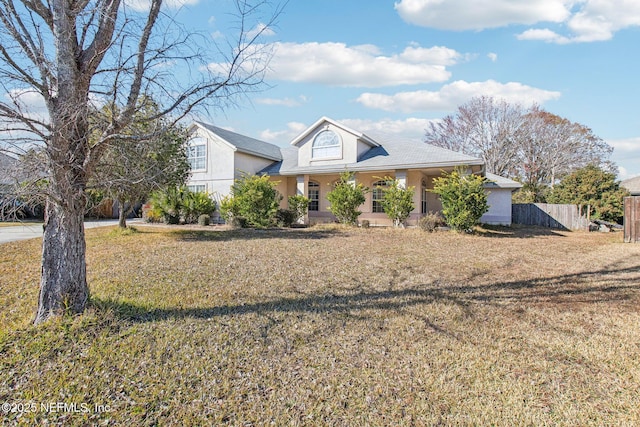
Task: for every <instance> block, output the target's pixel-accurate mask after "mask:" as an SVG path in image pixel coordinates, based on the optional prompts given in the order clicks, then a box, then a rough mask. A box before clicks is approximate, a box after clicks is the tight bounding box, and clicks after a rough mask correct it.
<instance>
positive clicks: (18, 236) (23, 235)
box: [0, 219, 135, 244]
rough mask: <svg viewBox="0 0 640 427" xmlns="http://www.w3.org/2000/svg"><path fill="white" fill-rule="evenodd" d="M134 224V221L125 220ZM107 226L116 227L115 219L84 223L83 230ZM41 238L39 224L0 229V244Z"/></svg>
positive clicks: (116, 221) (40, 226) (40, 225)
mask: <svg viewBox="0 0 640 427" xmlns="http://www.w3.org/2000/svg"><path fill="white" fill-rule="evenodd" d="M130 222H134V223H135V219H134V220H127V224H128V223H130ZM109 225H118V220H117V219H104V220H99V221H85V223H84V228H85V229H87V228H95V227H106V226H109ZM36 237H42V224H41V223H25V224H23V225H17V226H14V227H0V244H2V243H7V242H15V241H17V240H26V239H34V238H36Z"/></svg>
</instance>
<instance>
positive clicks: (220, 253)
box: [0, 227, 640, 425]
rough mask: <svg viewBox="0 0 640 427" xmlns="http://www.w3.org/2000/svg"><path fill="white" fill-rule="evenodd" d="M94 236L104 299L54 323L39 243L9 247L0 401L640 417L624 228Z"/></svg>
mask: <svg viewBox="0 0 640 427" xmlns="http://www.w3.org/2000/svg"><path fill="white" fill-rule="evenodd" d="M87 240H88V248H89V249H88V264H89V278H90V283H91V289H92V298H93V299H92V308H91V309H90V310H89V311H88V312H87V313H86V314H85V315H83V316H80V317H77V318H67V319H62V320H59V321H55V322H51V323H49V324H47V325H44V326H42V327H38V328H33V327H31V326H29V322H30V319H31V316H32V313H33V311H34V309H35V302H36V298H37V284H38V271H39V264H38V255H39V253H38V252H39V245H40V243H39V240H32V241H27V242H21V243H11V244H5V245H2V246H0V249H1V250H0V273H1V275H0V290H1V291H2V296H0V306H2V311H0V330H1V331H2V332H0V334H1V336H0V371H1V372H2V380H1V382H0V403H1V402H3V401H6V402H10V403H13V404H23V405H24V404H27V405H31V404H35V405H36V406H37V408H36V409H37V410H35V411H31V412H27V411H23V413H22V414H18V413H9V414H7V415H8V416H9V418H8V420H9V421H8V423H9V424H12V423H16V422H17V423H24V424H25V425H29V424H32V423H34V422H42V421H44V420H45V419H46V420H48V421H49V422H50V423H53V424H56V423H57V424H64V425H85V424H104V425H116V424H118V425H156V424H160V425H206V424H230V425H265V424H273V425H433V424H444V425H451V424H463V425H464V424H471V425H477V424H493V425H639V424H640V357H638V354H639V353H640V310H639V307H640V306H639V304H638V303H639V300H640V292H639V286H640V245H632V244H623V243H620V242H621V240H622V239H621V236H620V234H608V235H607V234H587V233H559V232H551V231H546V230H540V229H526V228H516V229H514V230H508V229H504V230H483V231H481V233H479V234H477V235H473V236H469V235H457V234H452V233H435V234H428V233H424V232H421V231H420V230H392V229H367V230H364V229H363V230H360V229H349V228H341V227H326V228H322V227H314V228H311V229H303V230H267V231H252V230H235V231H199V230H197V229H190V230H181V231H175V230H172V229H166V228H149V227H141V228H140V231H139V232H137V233H130V234H128V235H122V234H120V233H117V232H114V231H110V230H108V229H107V230H105V229H100V230H90V231H88V238H87ZM42 402H64V403H67V404H68V405H69V404H74V403H75V404H76V405H77V406H76V409H78V410H77V412H75V413H74V412H70V411H69V409H73V406H67V408H63V410H58V411H55V412H54V411H51V410H50V407H47V406H45V407H44V408H43V407H41V406H40V405H41V403H42ZM81 404H84V405H86V406H84V407H83V406H81ZM95 405H104V406H100V407H98V408H96V407H95ZM23 409H24V408H23ZM27 409H29V407H27ZM82 409H86V411H83V410H82Z"/></svg>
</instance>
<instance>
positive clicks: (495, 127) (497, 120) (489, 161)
mask: <svg viewBox="0 0 640 427" xmlns="http://www.w3.org/2000/svg"><path fill="white" fill-rule="evenodd" d="M522 115H523V108H522V107H521V106H519V105H512V104H509V103H508V102H506V101H504V100H496V99H494V98H492V97H489V96H481V97H477V98H472V99H471V100H470V101H469V102H467V103H466V104H463V105H461V106H459V107H458V111H457V112H456V113H455V114H454V115H450V116H447V117H445V118H444V119H443V120H442V121H441V122H432V123H431V124H430V128H429V129H428V130H427V132H426V136H425V142H427V143H429V144H433V145H436V146H439V147H443V148H448V149H450V150H454V151H458V152H462V153H465V154H469V155H472V156H476V157H480V158H482V159H483V160H484V162H485V164H486V167H487V171H488V172H492V173H495V174H498V175H507V174H508V173H509V172H510V170H511V169H512V168H513V165H514V163H515V162H516V158H517V148H516V145H515V144H514V140H515V138H516V137H517V134H518V131H519V127H520V125H521V123H522Z"/></svg>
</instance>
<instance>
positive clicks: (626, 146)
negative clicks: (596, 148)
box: [607, 137, 640, 153]
mask: <svg viewBox="0 0 640 427" xmlns="http://www.w3.org/2000/svg"><path fill="white" fill-rule="evenodd" d="M607 144H609V145H610V146H612V147H613V148H614V150H615V151H616V152H619V153H620V152H623V153H640V137H637V138H626V139H611V140H608V141H607Z"/></svg>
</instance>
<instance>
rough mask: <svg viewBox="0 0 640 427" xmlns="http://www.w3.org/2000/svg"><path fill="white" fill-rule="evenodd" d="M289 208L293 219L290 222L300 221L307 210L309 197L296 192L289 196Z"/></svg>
mask: <svg viewBox="0 0 640 427" xmlns="http://www.w3.org/2000/svg"><path fill="white" fill-rule="evenodd" d="M288 201H289V210H290V211H291V213H292V214H293V217H294V218H293V221H292V222H291V224H294V223H296V222H298V221H300V219H301V218H303V217H304V216H305V215H306V214H307V210H308V209H309V199H308V198H307V197H305V196H303V195H302V194H296V195H295V196H289V199H288Z"/></svg>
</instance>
